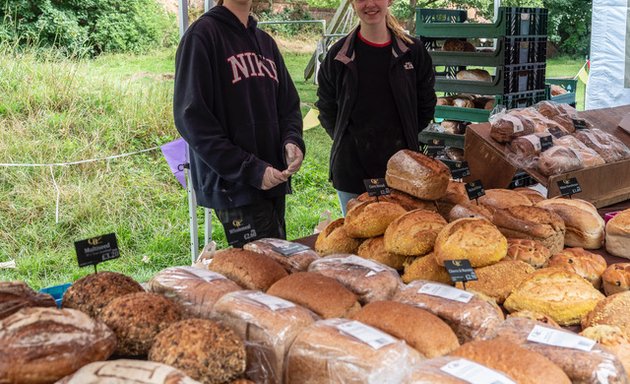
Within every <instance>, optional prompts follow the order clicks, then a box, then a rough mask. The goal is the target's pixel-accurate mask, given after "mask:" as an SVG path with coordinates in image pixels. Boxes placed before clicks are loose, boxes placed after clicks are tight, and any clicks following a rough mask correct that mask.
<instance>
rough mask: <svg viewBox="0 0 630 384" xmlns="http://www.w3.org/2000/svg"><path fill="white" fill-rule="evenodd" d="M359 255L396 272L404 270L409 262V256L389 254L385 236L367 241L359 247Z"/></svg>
mask: <svg viewBox="0 0 630 384" xmlns="http://www.w3.org/2000/svg"><path fill="white" fill-rule="evenodd" d="M357 255H359V256H361V257H363V258H366V259H370V260H374V261H376V262H377V263H381V264H385V265H387V266H388V267H392V268H394V269H396V270H401V269H403V266H404V264H405V260H407V256H404V255H397V254H395V253H391V252H387V251H386V250H385V239H384V237H383V236H379V237H373V238H371V239H367V240H365V241H364V242H363V243H361V245H360V246H359V250H358V251H357Z"/></svg>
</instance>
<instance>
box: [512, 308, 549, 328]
mask: <svg viewBox="0 0 630 384" xmlns="http://www.w3.org/2000/svg"><path fill="white" fill-rule="evenodd" d="M507 317H508V318H510V317H522V318H525V319H530V320H535V321H537V322H539V323H542V324H544V325H545V326H546V327H548V328H560V325H559V324H558V323H556V322H555V320H554V319H552V318H551V317H549V316H548V315H545V314H544V313H540V312H533V311H529V310H524V311H516V312H512V313H510V314H508V315H507Z"/></svg>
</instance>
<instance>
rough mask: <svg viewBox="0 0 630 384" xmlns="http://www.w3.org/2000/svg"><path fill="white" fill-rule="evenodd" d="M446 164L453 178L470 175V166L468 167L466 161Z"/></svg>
mask: <svg viewBox="0 0 630 384" xmlns="http://www.w3.org/2000/svg"><path fill="white" fill-rule="evenodd" d="M447 165H448V167H449V169H450V170H451V177H452V178H453V179H463V178H464V177H466V176H470V168H468V162H467V161H455V162H449V163H448V164H447Z"/></svg>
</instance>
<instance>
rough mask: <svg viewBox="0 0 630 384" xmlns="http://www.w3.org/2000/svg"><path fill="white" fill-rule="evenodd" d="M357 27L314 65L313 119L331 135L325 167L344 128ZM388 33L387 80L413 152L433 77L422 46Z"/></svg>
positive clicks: (353, 96) (426, 116)
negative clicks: (316, 85) (316, 70)
mask: <svg viewBox="0 0 630 384" xmlns="http://www.w3.org/2000/svg"><path fill="white" fill-rule="evenodd" d="M357 32H358V28H357V29H355V30H354V31H353V32H351V33H350V34H349V35H348V36H345V37H344V38H342V39H341V40H339V41H338V42H336V43H335V44H334V45H333V46H332V47H331V49H330V50H329V51H328V54H327V55H326V58H325V59H324V62H323V63H322V66H321V67H320V69H319V74H318V76H317V80H318V83H319V88H318V90H317V96H318V101H317V103H316V106H317V108H318V109H319V121H320V122H321V125H322V127H324V129H325V130H326V132H328V135H330V137H331V138H332V139H333V144H332V149H331V151H330V169H331V170H332V169H333V164H334V163H335V159H336V157H337V156H338V152H339V145H340V143H341V139H342V137H343V136H344V133H345V132H346V130H347V129H348V124H349V122H350V115H351V113H352V109H353V107H354V104H355V102H356V100H357V97H359V96H362V97H369V95H357V68H356V63H355V62H354V58H355V56H354V47H355V39H356V38H357ZM391 35H392V45H391V46H392V60H391V66H390V72H389V79H390V83H391V87H392V90H393V92H394V98H395V103H396V106H397V109H398V113H399V115H400V121H401V124H402V129H403V134H404V137H405V140H406V143H407V145H408V148H409V149H412V150H415V151H417V150H419V142H418V133H419V132H420V131H421V130H422V129H424V128H425V127H426V126H427V124H428V123H429V122H430V121H431V119H433V112H434V110H435V103H436V100H437V98H436V96H435V90H434V88H433V87H434V85H435V75H434V73H433V64H432V62H431V57H430V56H429V54H428V52H427V50H426V49H425V47H424V44H423V43H422V42H421V41H420V40H419V39H415V38H412V39H413V41H414V44H408V43H406V42H404V41H403V40H401V39H399V38H398V37H396V36H395V35H394V34H393V33H392V34H391Z"/></svg>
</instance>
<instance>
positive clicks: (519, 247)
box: [505, 239, 551, 269]
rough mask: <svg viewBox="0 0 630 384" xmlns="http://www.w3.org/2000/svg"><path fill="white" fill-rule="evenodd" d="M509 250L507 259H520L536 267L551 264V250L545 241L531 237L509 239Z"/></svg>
mask: <svg viewBox="0 0 630 384" xmlns="http://www.w3.org/2000/svg"><path fill="white" fill-rule="evenodd" d="M507 241H508V250H507V255H506V256H505V259H506V260H520V261H523V262H525V263H527V264H529V265H531V266H532V267H534V268H536V269H540V268H544V267H546V266H547V265H548V264H549V258H550V257H551V252H550V251H549V249H548V248H547V247H545V246H544V244H543V243H541V242H540V241H537V240H531V239H507Z"/></svg>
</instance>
